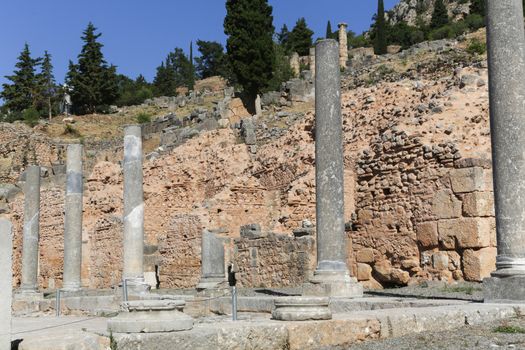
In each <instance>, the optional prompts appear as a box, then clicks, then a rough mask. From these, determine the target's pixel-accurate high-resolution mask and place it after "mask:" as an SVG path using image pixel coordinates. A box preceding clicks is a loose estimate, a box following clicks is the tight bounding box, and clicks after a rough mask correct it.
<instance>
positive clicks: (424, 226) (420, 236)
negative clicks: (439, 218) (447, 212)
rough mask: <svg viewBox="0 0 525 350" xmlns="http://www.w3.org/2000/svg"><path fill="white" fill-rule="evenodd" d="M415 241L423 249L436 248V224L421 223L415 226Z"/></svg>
mask: <svg viewBox="0 0 525 350" xmlns="http://www.w3.org/2000/svg"><path fill="white" fill-rule="evenodd" d="M416 235H417V241H418V243H419V244H420V245H421V246H422V247H423V248H432V247H437V246H438V244H439V235H438V225H437V222H423V223H420V224H417V225H416Z"/></svg>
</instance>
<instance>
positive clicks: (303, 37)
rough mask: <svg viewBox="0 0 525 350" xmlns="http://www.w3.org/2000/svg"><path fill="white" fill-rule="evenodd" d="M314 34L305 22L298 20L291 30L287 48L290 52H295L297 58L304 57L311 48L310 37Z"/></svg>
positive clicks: (302, 19) (301, 19)
mask: <svg viewBox="0 0 525 350" xmlns="http://www.w3.org/2000/svg"><path fill="white" fill-rule="evenodd" d="M313 35H314V32H313V31H312V30H311V29H310V28H308V25H307V24H306V20H305V19H304V18H299V19H298V20H297V23H296V24H295V27H294V28H293V29H292V31H291V33H290V38H289V48H290V51H291V52H297V53H298V54H299V56H306V55H308V53H309V51H310V47H312V36H313Z"/></svg>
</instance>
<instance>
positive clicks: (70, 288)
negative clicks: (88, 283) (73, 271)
mask: <svg viewBox="0 0 525 350" xmlns="http://www.w3.org/2000/svg"><path fill="white" fill-rule="evenodd" d="M81 290H82V287H80V285H78V284H69V285H68V284H64V286H63V287H62V288H60V291H61V292H65V293H76V292H80V291H81Z"/></svg>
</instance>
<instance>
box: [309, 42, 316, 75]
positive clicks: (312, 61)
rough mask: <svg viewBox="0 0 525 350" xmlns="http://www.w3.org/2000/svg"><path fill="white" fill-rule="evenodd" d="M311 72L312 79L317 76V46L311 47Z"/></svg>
mask: <svg viewBox="0 0 525 350" xmlns="http://www.w3.org/2000/svg"><path fill="white" fill-rule="evenodd" d="M309 61H310V72H311V73H312V79H313V78H314V77H315V47H311V48H310V59H309Z"/></svg>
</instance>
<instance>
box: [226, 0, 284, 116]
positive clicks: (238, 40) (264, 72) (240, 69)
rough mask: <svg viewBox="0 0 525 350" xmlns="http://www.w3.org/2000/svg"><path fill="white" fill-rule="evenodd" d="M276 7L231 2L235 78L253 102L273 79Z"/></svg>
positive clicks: (257, 0)
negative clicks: (273, 14)
mask: <svg viewBox="0 0 525 350" xmlns="http://www.w3.org/2000/svg"><path fill="white" fill-rule="evenodd" d="M272 11H273V9H272V7H271V6H270V5H269V4H268V1H267V0H227V1H226V12H227V13H226V18H225V19H224V33H225V34H226V35H227V36H228V40H227V44H226V47H227V52H228V58H229V63H230V65H231V69H232V71H233V74H235V76H236V79H237V80H238V82H239V83H240V85H241V86H242V87H243V92H244V94H245V96H246V98H247V99H248V100H250V105H249V106H248V107H249V109H251V110H254V109H255V108H254V106H255V105H254V104H252V103H251V101H255V97H256V96H257V94H258V93H259V92H261V91H262V90H263V89H264V88H266V87H267V86H268V84H269V82H270V80H271V79H272V76H273V70H274V66H275V52H274V42H273V34H274V30H275V29H274V26H273V16H272Z"/></svg>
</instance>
